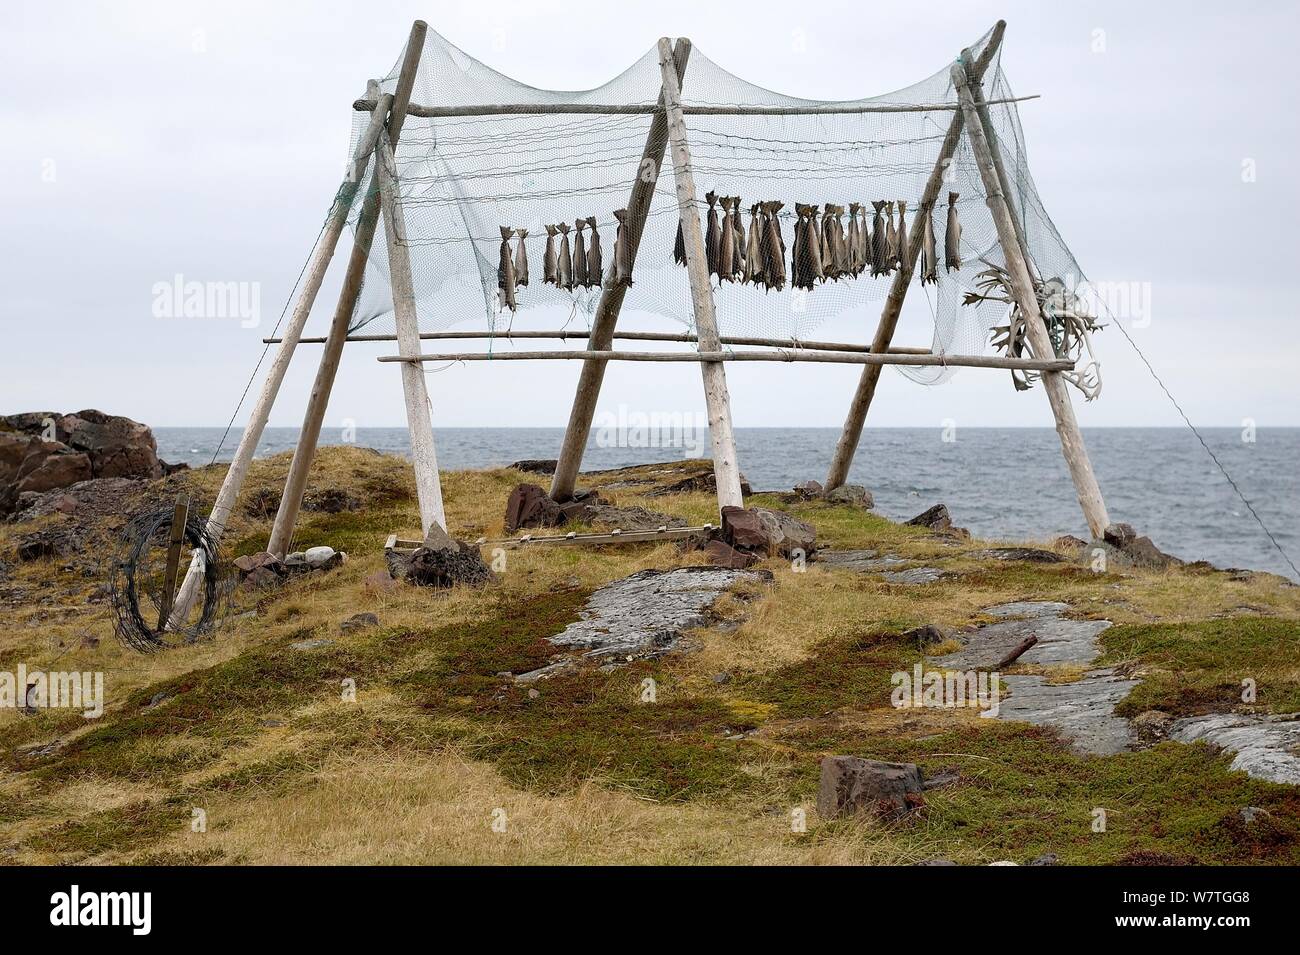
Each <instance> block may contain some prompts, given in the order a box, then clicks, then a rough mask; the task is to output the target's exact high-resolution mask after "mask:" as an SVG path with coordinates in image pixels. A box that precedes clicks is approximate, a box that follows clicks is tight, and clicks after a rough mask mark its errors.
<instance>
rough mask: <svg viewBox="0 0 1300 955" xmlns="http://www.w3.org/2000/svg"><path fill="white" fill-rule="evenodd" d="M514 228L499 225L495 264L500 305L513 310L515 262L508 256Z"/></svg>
mask: <svg viewBox="0 0 1300 955" xmlns="http://www.w3.org/2000/svg"><path fill="white" fill-rule="evenodd" d="M514 234H515V230H514V229H512V228H510V227H509V226H505V225H503V226H501V256H500V260H499V262H498V264H497V289H498V290H499V292H500V297H501V307H502V308H508V309H510V311H512V312H513V311H514V310H515V263H514V260H513V259H512V258H511V257H510V237H511V236H513V235H514Z"/></svg>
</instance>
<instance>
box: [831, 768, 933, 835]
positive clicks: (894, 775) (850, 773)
mask: <svg viewBox="0 0 1300 955" xmlns="http://www.w3.org/2000/svg"><path fill="white" fill-rule="evenodd" d="M923 789H924V786H923V784H922V780H921V768H920V767H919V766H917V765H916V763H885V762H880V761H879V760H874V759H859V758H858V757H857V756H827V757H826V758H825V759H823V760H822V765H821V781H820V785H819V786H818V789H817V814H818V815H819V816H821V817H822V818H823V819H826V820H830V819H837V818H839V817H841V816H849V815H854V814H856V813H859V812H866V813H870V814H871V815H873V816H876V817H877V818H880V819H886V820H892V819H901V818H903V817H904V816H906V815H907V814H908V813H910V812H912V811H913V810H914V809H917V808H918V807H920V806H922V805H924V804H925V801H924V799H923V798H922V795H921V793H922V791H923Z"/></svg>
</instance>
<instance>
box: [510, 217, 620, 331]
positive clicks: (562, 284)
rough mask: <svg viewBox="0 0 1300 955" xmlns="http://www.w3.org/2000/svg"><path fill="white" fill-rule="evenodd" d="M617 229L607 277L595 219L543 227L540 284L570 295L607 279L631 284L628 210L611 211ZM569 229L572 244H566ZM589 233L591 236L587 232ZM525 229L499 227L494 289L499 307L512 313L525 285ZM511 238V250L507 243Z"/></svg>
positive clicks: (595, 285)
mask: <svg viewBox="0 0 1300 955" xmlns="http://www.w3.org/2000/svg"><path fill="white" fill-rule="evenodd" d="M614 218H615V220H616V221H617V222H618V230H617V232H616V233H615V238H614V261H613V263H612V265H611V266H610V269H609V273H610V274H609V275H608V276H605V275H603V274H602V273H603V272H604V253H603V250H602V249H601V244H600V231H599V230H598V229H597V228H596V217H595V216H588V217H587V218H585V219H577V220H575V221H574V223H573V226H572V227H570V226H569V224H568V223H567V222H561V223H559V224H558V225H548V226H546V227H545V228H546V252H545V254H544V256H543V259H542V281H543V282H544V283H545V284H547V285H554V286H555V287H556V288H561V289H564V290H565V291H566V292H571V291H573V290H574V289H579V288H585V289H591V288H600V287H601V285H602V284H603V283H604V281H605V280H606V279H608V280H609V281H610V282H613V283H615V284H617V285H631V284H632V256H631V254H630V253H629V251H628V243H627V239H626V238H625V235H624V224H625V220H626V219H627V210H626V209H618V210H616V211H615V212H614ZM570 230H572V232H573V233H574V235H573V242H572V243H570V242H569V232H570ZM587 230H590V237H588V235H587V234H586V231H587ZM527 238H528V230H527V229H514V228H511V227H510V226H504V225H503V226H501V254H500V259H499V260H498V263H497V289H498V293H499V296H500V301H501V307H502V308H508V309H510V310H511V311H512V312H513V311H514V310H515V309H516V307H517V306H518V302H517V299H516V294H517V290H518V289H521V288H524V287H526V286H527V285H528V250H527V247H526V246H525V245H524V240H525V239H527ZM511 239H514V240H516V241H515V247H514V250H513V251H512V250H511V248H510V240H511Z"/></svg>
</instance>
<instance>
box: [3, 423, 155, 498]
mask: <svg viewBox="0 0 1300 955" xmlns="http://www.w3.org/2000/svg"><path fill="white" fill-rule="evenodd" d="M169 470H170V469H169V468H168V467H167V465H165V464H163V463H162V462H161V461H159V460H158V446H157V443H156V442H155V441H154V436H153V432H152V431H150V430H149V428H148V426H147V425H143V424H141V423H140V422H138V421H132V420H131V419H130V418H124V417H121V416H120V415H110V414H105V413H104V412H102V411H95V410H93V409H88V410H86V411H78V412H77V413H76V414H66V415H61V414H57V413H55V412H27V413H24V414H16V415H8V416H5V417H0V511H4V512H8V511H13V510H15V509H17V508H18V506H19V503H20V499H21V498H22V496H23V495H31V494H39V493H41V492H45V491H50V490H55V489H58V488H65V487H69V486H70V485H73V484H76V483H78V482H80V481H86V480H89V479H91V478H136V479H152V478H158V477H162V476H163V475H164V474H165V473H168V471H169ZM28 499H29V500H30V497H29V498H28Z"/></svg>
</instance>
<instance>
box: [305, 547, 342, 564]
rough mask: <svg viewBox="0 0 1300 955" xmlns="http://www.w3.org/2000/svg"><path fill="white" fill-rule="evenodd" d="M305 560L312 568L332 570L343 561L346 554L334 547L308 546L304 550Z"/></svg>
mask: <svg viewBox="0 0 1300 955" xmlns="http://www.w3.org/2000/svg"><path fill="white" fill-rule="evenodd" d="M302 558H303V560H304V561H305V562H306V564H307V566H308V567H310V568H311V569H312V570H330V569H332V568H334V567H337V566H338V565H339V564H341V563H343V560H344V555H343V554H342V553H340V552H339V551H336V550H335V549H334V548H333V547H324V546H321V547H308V548H307V550H305V551H304V552H303V555H302Z"/></svg>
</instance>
